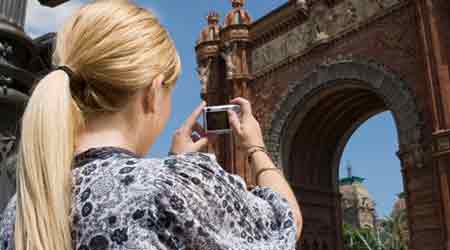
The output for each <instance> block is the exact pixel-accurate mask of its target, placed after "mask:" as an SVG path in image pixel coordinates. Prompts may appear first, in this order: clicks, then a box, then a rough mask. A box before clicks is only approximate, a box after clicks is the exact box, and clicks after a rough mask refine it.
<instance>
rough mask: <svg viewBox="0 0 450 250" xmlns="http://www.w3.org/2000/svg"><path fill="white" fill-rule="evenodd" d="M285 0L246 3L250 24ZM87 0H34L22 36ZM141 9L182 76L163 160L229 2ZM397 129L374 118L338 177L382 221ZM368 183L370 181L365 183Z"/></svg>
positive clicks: (391, 186)
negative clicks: (210, 20) (349, 176)
mask: <svg viewBox="0 0 450 250" xmlns="http://www.w3.org/2000/svg"><path fill="white" fill-rule="evenodd" d="M286 1H287V0H248V1H247V5H246V8H247V9H248V10H249V12H250V14H251V15H252V16H253V18H254V19H258V18H260V17H261V16H263V15H265V14H266V13H268V12H269V11H270V10H272V9H274V8H276V7H278V6H280V5H281V4H283V3H285V2H286ZM87 2H89V1H88V0H71V1H69V2H67V3H65V4H63V5H61V6H58V7H56V8H54V9H51V8H47V7H43V6H40V5H39V3H38V0H29V3H28V9H27V19H26V27H25V29H26V32H27V33H28V34H29V35H30V36H31V37H37V36H40V35H43V34H45V33H47V32H55V31H57V29H58V28H59V27H60V25H61V24H62V23H63V22H64V20H65V19H66V18H67V17H68V16H70V15H71V14H72V13H73V12H74V11H76V9H77V8H79V7H80V6H82V5H83V4H85V3H87ZM136 2H137V3H138V4H139V5H141V6H143V7H145V8H148V9H150V10H152V11H153V12H154V13H155V14H156V16H157V17H158V18H159V19H160V21H161V23H162V24H163V25H164V26H165V27H166V28H167V29H168V30H169V32H170V34H171V36H172V38H173V39H174V41H175V45H176V47H177V49H178V51H179V53H180V56H181V59H182V64H183V73H182V75H181V77H180V79H179V80H178V83H177V85H176V88H175V90H174V97H173V113H172V117H171V119H170V121H169V123H168V126H167V128H166V130H165V131H164V133H163V134H162V135H161V136H160V138H159V139H158V141H157V142H156V144H155V146H154V147H153V148H152V149H151V150H150V152H149V157H161V156H165V155H167V152H168V151H169V147H170V142H171V135H172V132H173V131H175V129H176V128H178V127H179V126H180V125H181V124H182V122H183V121H184V120H185V119H186V117H187V116H188V115H189V114H190V113H191V112H192V110H194V108H195V107H196V106H197V105H198V104H199V103H200V101H201V100H200V97H199V93H200V83H199V80H198V78H197V74H196V70H195V68H196V60H195V51H194V45H195V41H196V40H197V38H198V35H199V32H200V30H201V29H202V28H203V27H204V26H205V25H206V19H205V17H206V15H207V14H208V12H209V11H210V10H216V11H218V12H219V13H220V14H221V16H222V17H223V16H224V15H225V14H226V13H227V12H228V11H229V10H230V8H231V4H230V2H229V1H228V0H194V1H182V0H170V1H166V0H164V1H163V0H137V1H136ZM397 150H398V145H397V134H396V130H395V124H394V121H393V119H392V116H391V114H390V113H389V112H385V113H382V114H379V115H377V116H374V117H373V118H371V119H370V120H369V121H367V122H366V123H364V124H363V125H362V126H361V127H360V128H359V129H358V130H357V131H356V132H355V133H354V135H353V136H352V138H351V139H350V141H349V142H348V145H347V146H346V148H345V151H344V154H343V156H342V160H341V163H342V166H341V175H342V174H343V175H344V176H345V175H346V168H345V167H346V165H347V162H348V161H350V162H351V164H352V166H353V173H354V175H358V176H361V177H365V178H367V180H366V181H365V182H364V183H365V184H366V186H367V187H368V189H369V191H370V193H371V194H372V196H373V198H374V199H375V201H376V203H377V210H378V214H379V216H380V217H383V216H385V215H388V214H389V213H390V211H391V209H392V206H393V203H394V200H395V198H396V194H398V193H400V192H401V190H402V185H403V184H402V179H401V174H400V162H399V160H398V158H397V157H396V155H395V152H396V151H397ZM369 177H370V178H369Z"/></svg>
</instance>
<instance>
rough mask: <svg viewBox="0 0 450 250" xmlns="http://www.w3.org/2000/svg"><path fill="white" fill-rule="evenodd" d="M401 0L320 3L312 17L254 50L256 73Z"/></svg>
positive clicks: (352, 0)
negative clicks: (329, 4) (331, 4)
mask: <svg viewBox="0 0 450 250" xmlns="http://www.w3.org/2000/svg"><path fill="white" fill-rule="evenodd" d="M399 2H400V0H344V1H342V2H340V3H339V4H337V5H336V6H334V7H333V8H331V9H330V8H329V7H328V6H327V5H325V4H323V3H317V4H315V5H313V7H312V8H311V9H310V10H309V11H310V14H309V18H308V19H307V20H306V21H305V22H304V23H302V24H300V25H299V26H297V27H295V28H293V29H291V30H290V31H289V32H287V33H285V34H283V35H281V36H279V37H277V38H275V39H273V40H271V41H270V42H268V43H266V44H263V45H261V46H259V47H258V48H256V49H254V50H253V52H252V70H253V72H252V73H253V74H257V73H259V72H261V71H263V70H264V69H267V68H270V67H271V66H274V65H276V64H278V63H281V62H282V61H284V60H285V59H287V58H290V57H294V56H301V55H302V52H303V51H306V50H307V49H308V48H309V47H311V46H312V45H314V44H315V43H320V42H327V41H329V40H330V39H333V37H336V35H337V34H339V33H341V32H343V31H345V30H347V29H349V28H351V27H353V26H354V25H357V24H358V23H361V22H364V21H365V20H367V19H368V18H370V17H372V16H374V15H375V14H377V13H378V12H380V11H382V10H383V9H386V8H389V7H392V6H393V5H395V4H397V3H399Z"/></svg>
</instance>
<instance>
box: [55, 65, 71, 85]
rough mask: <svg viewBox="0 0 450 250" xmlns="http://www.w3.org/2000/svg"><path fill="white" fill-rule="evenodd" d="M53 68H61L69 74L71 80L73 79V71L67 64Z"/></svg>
mask: <svg viewBox="0 0 450 250" xmlns="http://www.w3.org/2000/svg"><path fill="white" fill-rule="evenodd" d="M55 70H62V71H64V72H66V74H67V75H68V76H69V80H70V81H73V80H74V79H75V73H74V72H73V71H72V70H71V69H70V68H69V67H67V66H64V65H63V66H58V67H57V68H56V69H55Z"/></svg>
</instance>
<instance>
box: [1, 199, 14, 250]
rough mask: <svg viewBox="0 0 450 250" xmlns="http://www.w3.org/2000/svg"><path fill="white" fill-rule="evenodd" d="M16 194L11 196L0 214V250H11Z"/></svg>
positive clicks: (12, 247)
mask: <svg viewBox="0 0 450 250" xmlns="http://www.w3.org/2000/svg"><path fill="white" fill-rule="evenodd" d="M15 213H16V196H13V197H12V198H11V200H10V201H9V203H8V205H7V206H6V208H5V210H4V211H3V213H2V215H1V216H0V250H12V249H14V246H13V231H14V222H15V219H16V216H15Z"/></svg>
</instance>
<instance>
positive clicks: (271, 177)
mask: <svg viewBox="0 0 450 250" xmlns="http://www.w3.org/2000/svg"><path fill="white" fill-rule="evenodd" d="M231 103H234V104H238V105H240V107H241V117H240V118H239V117H238V115H237V114H236V113H235V112H233V111H229V117H230V123H231V127H232V128H233V132H234V133H235V135H236V136H237V137H238V138H237V139H238V141H239V144H241V147H243V148H245V149H247V150H249V149H251V148H254V147H264V139H263V136H262V132H261V128H260V126H259V123H258V121H257V120H256V118H255V117H254V116H253V114H252V108H251V105H250V102H248V101H247V100H246V99H243V98H240V97H239V98H236V99H233V100H232V101H231ZM251 158H252V159H251V162H252V167H253V168H254V170H255V171H254V172H255V173H257V172H258V171H259V170H260V169H264V168H276V166H275V165H274V164H273V162H272V160H271V159H270V157H269V156H268V155H267V153H265V152H263V151H258V152H255V153H253V154H252V156H251ZM258 179H259V180H257V182H258V183H257V184H258V185H259V186H263V187H270V188H271V189H272V190H274V191H276V192H278V193H279V194H280V195H281V196H282V197H283V198H285V199H286V200H287V201H288V203H289V205H290V207H291V209H292V213H293V217H294V220H295V223H296V226H297V229H298V230H297V235H296V236H297V239H298V238H299V237H300V235H301V231H302V226H303V218H302V214H301V211H300V206H299V204H298V202H297V199H296V197H295V195H294V192H293V191H292V189H291V187H290V186H289V183H288V182H287V181H286V179H285V178H284V176H283V175H282V173H281V172H279V170H269V171H264V172H263V173H261V174H260V175H259V176H258Z"/></svg>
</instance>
